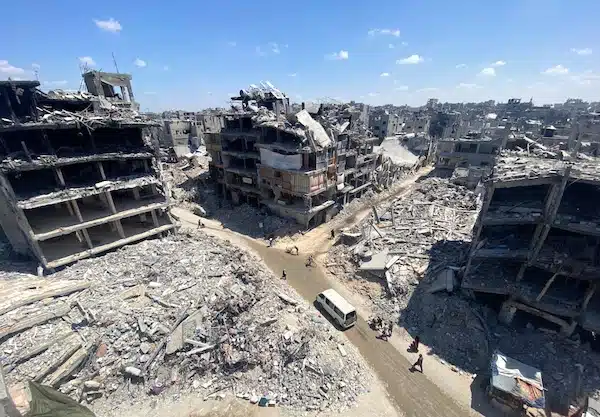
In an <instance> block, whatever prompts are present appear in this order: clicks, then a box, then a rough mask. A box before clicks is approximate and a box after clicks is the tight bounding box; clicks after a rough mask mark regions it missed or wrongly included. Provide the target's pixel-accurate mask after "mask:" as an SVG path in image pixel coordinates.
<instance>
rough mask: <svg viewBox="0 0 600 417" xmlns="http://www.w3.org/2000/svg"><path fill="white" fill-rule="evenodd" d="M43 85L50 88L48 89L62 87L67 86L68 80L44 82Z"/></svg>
mask: <svg viewBox="0 0 600 417" xmlns="http://www.w3.org/2000/svg"><path fill="white" fill-rule="evenodd" d="M42 84H43V85H45V86H48V87H61V86H64V85H67V84H68V81H67V80H60V81H44V82H43V83H42Z"/></svg>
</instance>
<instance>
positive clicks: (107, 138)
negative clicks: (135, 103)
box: [0, 81, 174, 269]
mask: <svg viewBox="0 0 600 417" xmlns="http://www.w3.org/2000/svg"><path fill="white" fill-rule="evenodd" d="M38 86H39V82H37V81H7V82H1V83H0V117H2V119H1V120H2V123H1V124H0V187H1V190H0V200H1V202H0V206H1V209H0V210H1V211H2V213H1V214H2V215H1V216H0V224H1V226H2V228H3V230H4V233H5V234H6V236H7V238H8V240H9V241H10V243H11V244H12V247H13V249H14V250H15V251H16V252H17V253H20V254H29V255H33V256H34V257H36V258H37V259H38V260H39V262H40V264H41V266H42V267H43V268H45V269H52V268H55V267H59V266H62V265H65V264H69V263H72V262H74V261H77V260H79V259H82V258H86V257H89V256H92V255H96V254H99V253H102V252H105V251H108V250H110V249H113V248H117V247H119V246H122V245H125V244H128V243H131V242H135V241H139V240H142V239H145V238H147V237H150V236H154V235H158V234H160V233H163V232H166V231H168V230H170V229H172V228H173V227H174V225H173V223H172V221H171V219H170V217H169V215H168V212H167V208H168V204H169V201H168V198H167V196H166V193H165V187H164V184H163V183H162V181H161V176H160V172H159V167H158V165H157V161H156V158H155V153H154V149H153V147H152V144H151V135H152V134H153V126H152V124H151V123H150V122H148V121H146V120H145V119H142V118H141V117H140V116H138V115H137V113H135V112H132V111H131V110H129V109H126V110H124V109H123V108H122V107H119V108H115V107H113V106H111V105H109V104H108V105H107V103H106V102H105V103H104V104H101V105H100V107H101V108H104V109H108V110H106V111H105V112H104V113H98V112H92V113H89V112H88V111H87V110H89V109H92V108H94V107H95V106H96V104H98V103H97V101H98V100H99V97H96V96H94V95H91V94H89V93H74V94H73V93H64V92H59V91H57V92H51V93H49V94H46V93H43V92H41V91H39V90H38V89H37V88H36V87H38ZM92 103H93V104H94V105H92Z"/></svg>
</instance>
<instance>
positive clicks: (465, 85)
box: [456, 83, 482, 90]
mask: <svg viewBox="0 0 600 417" xmlns="http://www.w3.org/2000/svg"><path fill="white" fill-rule="evenodd" d="M456 88H464V89H467V90H473V89H476V88H482V87H481V86H479V85H477V84H472V83H460V84H459V85H457V86H456Z"/></svg>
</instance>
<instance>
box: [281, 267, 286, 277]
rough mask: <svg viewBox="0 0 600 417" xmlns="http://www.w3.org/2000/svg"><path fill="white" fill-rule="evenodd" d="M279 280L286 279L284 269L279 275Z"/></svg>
mask: <svg viewBox="0 0 600 417" xmlns="http://www.w3.org/2000/svg"><path fill="white" fill-rule="evenodd" d="M281 279H287V274H286V273H285V269H284V270H283V272H282V273H281Z"/></svg>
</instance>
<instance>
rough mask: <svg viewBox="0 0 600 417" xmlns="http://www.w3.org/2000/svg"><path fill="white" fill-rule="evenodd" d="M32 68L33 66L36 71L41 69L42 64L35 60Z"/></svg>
mask: <svg viewBox="0 0 600 417" xmlns="http://www.w3.org/2000/svg"><path fill="white" fill-rule="evenodd" d="M31 68H33V70H34V71H39V70H40V68H42V67H41V66H40V64H36V63H35V62H34V63H33V64H31Z"/></svg>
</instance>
